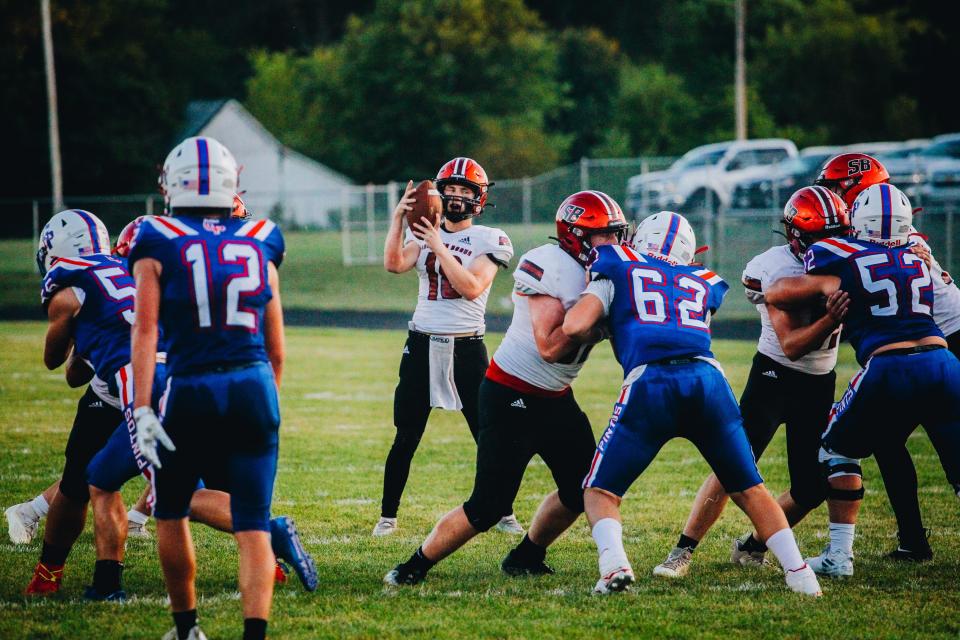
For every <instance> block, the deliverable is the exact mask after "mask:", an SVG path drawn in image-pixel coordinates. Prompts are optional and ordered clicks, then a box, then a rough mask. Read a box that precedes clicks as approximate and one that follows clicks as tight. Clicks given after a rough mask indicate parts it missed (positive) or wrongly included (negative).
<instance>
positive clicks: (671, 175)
mask: <svg viewBox="0 0 960 640" xmlns="http://www.w3.org/2000/svg"><path fill="white" fill-rule="evenodd" d="M797 155H798V153H797V147H796V145H795V144H793V142H791V141H790V140H781V139H777V138H770V139H762V140H741V141H730V142H718V143H715V144H707V145H703V146H702V147H696V148H694V149H691V150H690V151H688V152H687V153H685V154H684V155H683V157H681V158H680V159H679V160H677V161H676V162H674V163H673V164H672V165H671V166H670V168H669V169H666V170H665V171H652V172H650V173H644V174H640V175H636V176H633V177H632V178H630V179H629V180H628V181H627V202H626V204H627V210H628V211H629V213H631V214H632V215H633V216H634V217H639V216H643V215H646V214H647V213H650V212H652V211H660V210H662V209H667V210H674V211H677V210H679V211H680V212H681V213H683V212H689V211H694V210H698V209H710V210H717V209H720V208H727V207H729V206H730V200H731V195H732V193H733V187H734V185H735V184H737V183H738V182H740V181H742V180H746V179H749V178H755V177H762V176H763V175H765V174H767V173H769V172H770V171H771V168H772V166H773V165H775V164H776V163H778V162H780V161H781V160H784V159H786V158H794V157H796V156H797Z"/></svg>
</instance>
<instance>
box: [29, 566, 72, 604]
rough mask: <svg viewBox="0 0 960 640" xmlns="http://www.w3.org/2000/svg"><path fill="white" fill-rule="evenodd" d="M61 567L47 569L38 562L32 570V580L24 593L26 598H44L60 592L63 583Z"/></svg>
mask: <svg viewBox="0 0 960 640" xmlns="http://www.w3.org/2000/svg"><path fill="white" fill-rule="evenodd" d="M63 566H64V565H62V564H61V565H59V566H57V565H50V566H49V567H48V566H47V565H45V564H43V563H42V562H38V563H37V566H36V567H35V568H34V570H33V578H32V579H31V580H30V584H28V585H27V588H26V590H25V591H24V593H25V594H27V595H28V596H44V595H48V594H51V593H56V592H57V591H60V585H61V584H62V583H63Z"/></svg>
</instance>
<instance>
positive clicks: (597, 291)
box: [580, 276, 614, 317]
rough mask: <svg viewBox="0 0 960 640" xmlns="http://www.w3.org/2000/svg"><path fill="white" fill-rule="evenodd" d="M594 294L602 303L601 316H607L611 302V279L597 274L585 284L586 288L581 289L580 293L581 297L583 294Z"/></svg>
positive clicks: (612, 289) (612, 291) (612, 287)
mask: <svg viewBox="0 0 960 640" xmlns="http://www.w3.org/2000/svg"><path fill="white" fill-rule="evenodd" d="M587 294H589V295H592V296H596V297H597V298H599V299H600V303H601V304H603V316H604V317H607V316H609V315H610V305H611V304H613V294H614V286H613V281H612V280H610V279H609V278H604V277H602V276H598V277H597V278H595V279H593V280H591V281H590V283H589V284H587V288H586V289H584V290H583V293H582V294H580V295H581V297H582V296H585V295H587Z"/></svg>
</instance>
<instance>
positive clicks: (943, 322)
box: [910, 229, 960, 336]
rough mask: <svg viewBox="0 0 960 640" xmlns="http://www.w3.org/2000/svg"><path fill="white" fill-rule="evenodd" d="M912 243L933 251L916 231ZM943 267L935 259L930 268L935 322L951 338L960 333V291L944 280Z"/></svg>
mask: <svg viewBox="0 0 960 640" xmlns="http://www.w3.org/2000/svg"><path fill="white" fill-rule="evenodd" d="M910 241H911V242H912V243H914V244H919V245H921V246H924V247H926V248H927V250H928V251H931V257H933V254H932V250H931V249H930V245H928V244H927V242H926V241H925V240H924V239H923V236H921V235H920V234H919V233H918V232H917V230H916V229H914V230H913V233H911V235H910ZM943 274H944V271H943V267H941V266H940V263H939V262H937V259H936V258H933V265H932V266H931V267H930V279H931V280H932V281H933V321H934V322H936V323H937V326H938V327H940V331H943V335H945V336H949V335H952V334H954V333H956V332H957V331H960V289H958V288H957V284H956V283H955V282H954V281H953V278H949V276H948V278H949V280H950V281H949V283H947V282H944V280H943Z"/></svg>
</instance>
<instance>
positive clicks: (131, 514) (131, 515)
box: [127, 509, 150, 525]
mask: <svg viewBox="0 0 960 640" xmlns="http://www.w3.org/2000/svg"><path fill="white" fill-rule="evenodd" d="M149 519H150V516H148V515H147V514H145V513H140V512H139V511H137V510H136V509H130V511H127V521H128V522H133V523H136V524H139V525H144V524H147V520H149Z"/></svg>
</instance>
